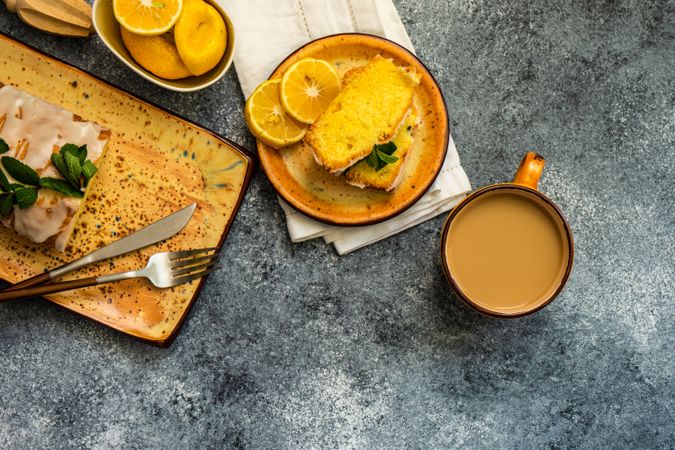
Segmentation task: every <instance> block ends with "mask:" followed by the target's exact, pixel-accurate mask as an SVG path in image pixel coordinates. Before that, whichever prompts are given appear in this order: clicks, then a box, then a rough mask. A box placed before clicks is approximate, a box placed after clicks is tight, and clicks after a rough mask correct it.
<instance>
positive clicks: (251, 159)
mask: <svg viewBox="0 0 675 450" xmlns="http://www.w3.org/2000/svg"><path fill="white" fill-rule="evenodd" d="M0 39H3V40H6V41H9V42H11V43H14V44H18V45H20V46H23V47H25V48H27V49H28V50H32V51H34V52H36V53H38V54H39V55H41V56H42V57H44V58H48V59H51V60H53V61H56V62H57V63H59V64H63V65H65V66H67V67H68V68H70V69H72V70H75V71H76V72H80V73H82V74H84V75H86V76H88V77H90V78H93V79H95V80H97V81H99V82H101V83H104V84H107V85H108V86H110V87H111V88H113V89H116V90H118V91H120V92H123V93H124V94H126V95H128V96H130V97H131V98H133V99H134V100H135V101H137V102H139V103H141V104H145V105H149V106H152V107H154V108H157V109H159V110H160V111H163V112H165V113H166V114H169V115H170V116H173V117H175V118H177V119H178V120H180V121H182V122H185V123H187V124H188V125H190V126H192V127H195V128H198V129H201V130H203V131H206V132H207V133H209V134H210V135H212V136H213V137H214V138H215V139H217V140H219V141H221V142H223V143H225V144H226V145H228V146H229V147H231V148H232V149H233V150H235V151H237V152H239V153H240V154H241V156H242V157H243V158H244V159H245V160H246V162H247V167H246V175H245V176H244V181H243V183H242V186H241V191H240V192H239V197H238V198H237V202H236V204H235V205H234V208H233V209H232V216H231V217H230V220H229V221H228V222H227V224H226V225H225V229H224V230H223V233H222V234H221V236H220V240H219V241H218V244H217V245H216V248H217V251H218V252H220V250H221V248H222V246H223V244H224V242H225V239H226V238H227V235H228V234H229V231H230V228H231V227H232V223H233V222H234V219H235V218H236V215H237V213H238V212H239V207H240V206H241V203H242V202H243V200H244V196H245V195H246V192H247V190H248V187H249V185H250V183H251V179H252V178H253V174H254V172H255V168H256V164H255V163H256V161H257V159H258V158H257V155H256V154H255V153H254V152H252V151H251V150H248V149H247V148H245V147H242V146H241V145H239V144H237V143H236V142H233V141H231V140H230V139H228V138H226V137H225V136H221V135H220V134H218V133H216V132H215V131H213V130H210V129H209V128H207V127H204V126H202V125H199V124H197V123H195V122H192V121H191V120H190V119H187V118H185V117H183V116H181V115H180V114H176V113H174V112H171V111H169V110H168V109H167V108H165V107H163V106H161V105H158V104H156V103H154V102H152V101H150V100H144V99H142V98H139V97H138V96H136V95H134V94H132V93H131V92H129V91H128V90H126V89H124V88H123V87H120V86H117V85H116V84H114V83H111V82H109V81H106V80H104V79H103V78H101V77H99V76H97V75H95V74H93V73H90V72H88V71H86V70H84V69H80V68H78V67H75V66H74V65H72V64H70V63H68V62H66V61H63V60H62V59H60V58H58V57H55V56H52V55H49V54H47V53H46V52H44V51H42V50H40V49H38V48H35V47H33V46H32V45H30V44H26V43H25V42H22V41H20V40H18V39H15V38H13V37H11V36H9V35H7V34H5V33H3V32H2V31H0ZM207 278H208V276H206V277H202V278H201V279H200V280H199V284H198V285H197V289H195V292H194V295H193V296H192V298H191V299H190V301H189V302H188V305H187V307H186V308H185V311H184V313H183V315H182V316H181V318H180V319H179V320H178V322H177V324H176V326H175V327H174V329H173V331H172V332H171V334H169V335H168V336H166V337H165V338H162V339H148V338H145V337H142V336H138V335H136V334H134V333H128V332H125V331H122V330H120V329H118V328H115V327H113V326H110V325H108V324H106V323H103V322H100V321H98V320H96V319H95V318H92V317H90V316H87V315H86V314H82V313H80V312H78V311H75V310H72V309H70V308H68V307H67V306H65V305H62V304H60V303H58V302H55V301H53V300H50V299H49V298H46V297H43V298H44V299H45V300H47V301H49V302H50V303H53V304H55V305H57V306H59V307H61V308H64V309H67V310H69V311H71V312H73V313H75V314H76V315H78V316H80V317H84V318H86V319H88V320H92V321H94V322H96V323H99V324H101V325H103V326H105V327H106V328H109V329H112V330H115V331H117V332H118V333H121V334H123V335H126V336H130V337H132V338H134V339H138V340H140V341H143V342H147V343H149V344H152V345H154V346H157V347H162V348H166V347H169V346H170V345H171V344H172V343H173V341H174V340H175V339H176V336H177V335H178V333H179V332H180V330H181V328H182V326H183V323H184V322H185V320H186V319H187V316H188V315H189V313H190V311H191V310H192V306H193V305H194V303H195V301H196V300H197V297H198V296H199V294H200V293H201V290H202V288H203V287H204V283H205V282H206V279H207ZM1 280H2V281H5V282H8V283H9V281H7V280H5V279H1Z"/></svg>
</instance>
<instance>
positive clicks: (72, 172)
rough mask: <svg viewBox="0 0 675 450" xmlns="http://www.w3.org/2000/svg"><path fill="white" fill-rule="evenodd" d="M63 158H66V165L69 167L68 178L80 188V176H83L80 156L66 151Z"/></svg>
mask: <svg viewBox="0 0 675 450" xmlns="http://www.w3.org/2000/svg"><path fill="white" fill-rule="evenodd" d="M63 159H65V160H66V167H67V168H68V176H67V177H66V179H67V180H68V181H70V183H71V184H72V185H73V186H75V187H77V188H79V187H80V176H82V166H81V165H80V158H79V157H78V156H77V155H75V154H74V153H71V152H66V153H65V155H63Z"/></svg>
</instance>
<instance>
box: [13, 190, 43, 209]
mask: <svg viewBox="0 0 675 450" xmlns="http://www.w3.org/2000/svg"><path fill="white" fill-rule="evenodd" d="M37 195H38V191H37V189H36V188H34V187H24V188H20V189H17V190H16V192H15V193H14V198H15V200H16V204H17V205H19V208H21V209H26V208H30V207H31V206H33V203H35V201H36V200H37Z"/></svg>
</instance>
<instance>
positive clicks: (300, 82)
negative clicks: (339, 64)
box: [280, 58, 340, 124]
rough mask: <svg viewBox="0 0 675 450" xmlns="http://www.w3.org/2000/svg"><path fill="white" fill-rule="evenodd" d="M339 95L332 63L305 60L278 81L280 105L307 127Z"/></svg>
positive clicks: (319, 60)
mask: <svg viewBox="0 0 675 450" xmlns="http://www.w3.org/2000/svg"><path fill="white" fill-rule="evenodd" d="M339 92H340V78H339V77H338V74H337V72H336V71H335V68H334V67H333V65H332V64H330V63H329V62H328V61H324V60H322V59H313V58H305V59H301V60H300V61H298V62H296V63H295V64H293V65H292V66H291V67H289V68H288V70H286V72H285V73H284V76H283V78H282V79H281V91H280V95H281V103H282V105H283V106H284V109H285V110H286V111H287V112H288V114H290V115H291V117H293V118H294V119H295V120H297V121H299V122H302V123H307V124H311V123H314V122H315V121H316V119H318V118H319V116H320V115H321V113H322V112H323V111H324V110H325V109H326V107H328V105H329V104H330V102H331V101H333V99H334V98H335V97H336V96H337V95H338V93H339Z"/></svg>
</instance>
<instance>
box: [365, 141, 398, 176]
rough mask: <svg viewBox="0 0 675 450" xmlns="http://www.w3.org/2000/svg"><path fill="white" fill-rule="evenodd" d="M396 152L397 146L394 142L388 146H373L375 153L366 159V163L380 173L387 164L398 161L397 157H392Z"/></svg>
mask: <svg viewBox="0 0 675 450" xmlns="http://www.w3.org/2000/svg"><path fill="white" fill-rule="evenodd" d="M395 151H396V144H394V142H392V141H389V142H387V143H386V144H375V145H373V151H372V152H370V154H369V155H368V156H367V157H366V163H368V165H369V166H370V167H372V168H373V169H375V171H376V172H379V171H380V170H381V169H382V168H383V167H384V166H386V165H387V164H391V163H395V162H396V161H398V157H397V156H392V153H394V152H395Z"/></svg>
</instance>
